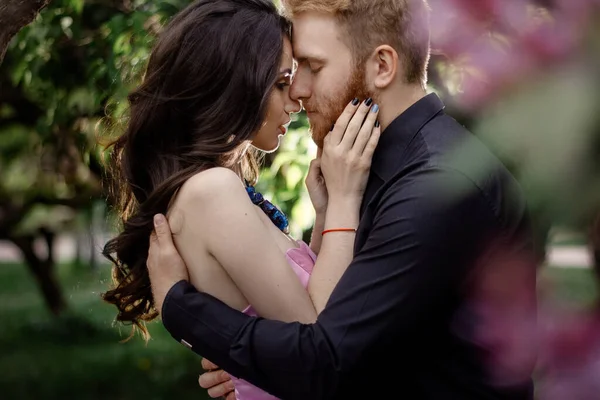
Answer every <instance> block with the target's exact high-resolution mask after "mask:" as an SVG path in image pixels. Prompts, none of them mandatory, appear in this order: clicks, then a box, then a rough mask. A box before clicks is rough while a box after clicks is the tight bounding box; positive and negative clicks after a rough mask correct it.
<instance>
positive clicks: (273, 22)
mask: <svg viewBox="0 0 600 400" xmlns="http://www.w3.org/2000/svg"><path fill="white" fill-rule="evenodd" d="M289 34H290V25H289V23H288V21H287V20H286V19H285V18H283V17H282V16H281V15H280V14H279V12H278V10H277V8H276V7H275V5H274V4H273V3H272V2H271V0H197V1H195V2H194V3H192V4H191V5H190V6H188V7H187V8H186V9H184V10H183V11H181V12H180V13H179V14H178V15H176V16H175V17H174V18H173V20H172V21H171V22H170V23H169V25H168V26H167V27H166V28H165V30H164V31H163V32H162V34H161V35H160V37H159V38H158V41H157V43H156V45H155V47H154V49H153V51H152V54H151V56H150V60H149V63H148V67H147V70H146V74H145V78H144V80H143V83H142V84H141V86H140V87H139V88H137V90H135V91H133V92H132V93H131V94H130V95H129V97H128V99H129V105H130V115H129V121H128V126H127V128H126V131H125V132H124V134H123V135H122V136H120V137H119V138H118V139H116V140H115V141H114V142H113V143H112V153H111V159H110V161H111V166H112V167H113V173H112V178H113V183H114V186H113V194H114V195H116V196H117V198H118V204H119V208H120V209H119V211H120V213H121V222H122V225H123V226H122V231H121V233H120V234H119V235H118V236H117V237H116V238H114V239H112V240H110V241H109V242H108V243H107V244H106V246H105V247H104V251H103V254H104V256H105V257H107V258H108V259H109V260H110V261H111V262H112V263H113V264H114V266H113V270H112V276H113V284H114V286H113V288H112V289H111V290H109V291H107V292H106V293H104V294H103V295H102V298H103V299H104V300H105V301H106V302H108V303H111V304H114V305H116V306H117V308H118V315H117V318H116V319H117V321H120V322H127V323H131V324H132V326H133V332H132V335H133V333H134V332H135V330H136V328H138V329H139V330H140V332H141V334H142V336H143V337H144V338H145V339H146V340H147V339H148V338H149V334H148V331H147V329H146V326H145V322H146V321H151V320H153V319H154V318H156V317H157V316H158V312H157V310H156V309H155V307H154V301H153V298H152V292H151V289H150V279H149V277H148V270H147V268H146V259H147V257H148V247H149V238H150V234H151V233H152V230H153V216H154V215H155V214H157V213H163V214H165V213H166V212H167V208H168V206H169V203H170V201H171V200H172V198H173V197H174V195H175V193H176V192H177V190H178V189H179V188H180V187H181V186H182V185H183V184H184V183H185V181H187V180H188V179H189V178H190V177H192V176H193V175H194V174H196V173H198V172H200V171H203V170H205V169H208V168H211V167H215V166H222V167H228V168H233V167H235V166H236V165H241V169H242V173H243V174H244V178H245V179H246V180H249V181H255V180H256V178H257V175H258V165H257V161H256V158H255V156H254V154H253V153H252V152H250V151H248V145H249V142H250V140H251V139H252V136H253V134H254V133H256V132H257V131H258V130H259V129H260V127H261V125H262V123H263V121H264V119H265V116H266V113H267V107H268V104H269V98H270V94H271V91H272V89H273V87H274V85H275V84H276V82H277V79H278V75H279V64H280V61H281V57H282V52H283V39H284V37H286V36H289Z"/></svg>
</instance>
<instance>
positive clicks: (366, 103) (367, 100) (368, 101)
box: [365, 97, 373, 107]
mask: <svg viewBox="0 0 600 400" xmlns="http://www.w3.org/2000/svg"><path fill="white" fill-rule="evenodd" d="M372 102H373V99H372V98H370V97H369V98H368V99H366V100H365V105H366V106H367V107H369V106H370V105H371V103H372Z"/></svg>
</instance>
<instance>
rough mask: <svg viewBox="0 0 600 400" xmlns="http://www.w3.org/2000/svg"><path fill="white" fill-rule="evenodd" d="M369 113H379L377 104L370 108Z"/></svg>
mask: <svg viewBox="0 0 600 400" xmlns="http://www.w3.org/2000/svg"><path fill="white" fill-rule="evenodd" d="M371 111H372V112H374V113H376V112H377V111H379V105H378V104H375V105H374V106H373V108H371Z"/></svg>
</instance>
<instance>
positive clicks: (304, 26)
mask: <svg viewBox="0 0 600 400" xmlns="http://www.w3.org/2000/svg"><path fill="white" fill-rule="evenodd" d="M292 22H293V26H292V47H293V49H294V58H296V59H297V60H299V61H302V60H306V59H308V60H311V59H314V60H325V59H327V58H328V55H330V54H332V52H333V51H334V50H335V49H336V48H339V46H340V45H342V46H343V45H344V44H343V43H341V37H340V29H339V28H338V26H337V23H336V20H335V18H334V17H333V16H330V15H326V14H320V13H309V12H305V13H301V14H300V15H298V16H296V17H295V18H294V19H293V21H292Z"/></svg>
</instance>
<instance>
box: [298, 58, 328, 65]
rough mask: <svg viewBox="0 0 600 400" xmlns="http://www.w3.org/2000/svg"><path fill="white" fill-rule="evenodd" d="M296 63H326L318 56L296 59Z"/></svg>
mask: <svg viewBox="0 0 600 400" xmlns="http://www.w3.org/2000/svg"><path fill="white" fill-rule="evenodd" d="M296 61H298V64H300V63H304V62H307V61H308V62H311V61H312V62H317V63H324V62H325V59H324V58H321V57H317V56H307V57H296Z"/></svg>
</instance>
